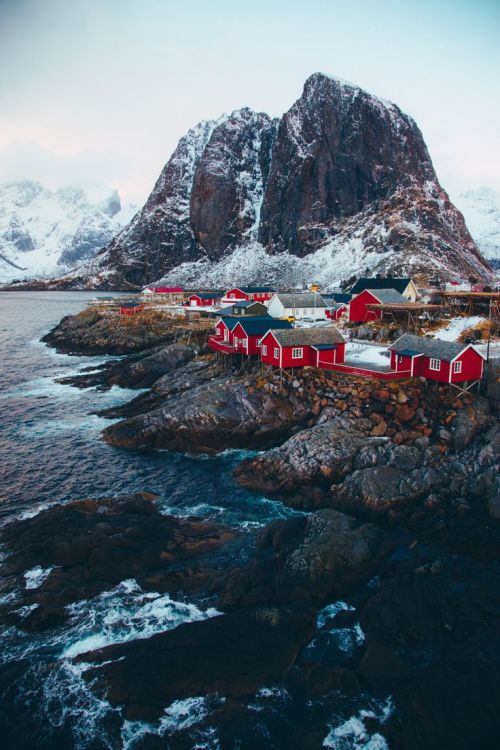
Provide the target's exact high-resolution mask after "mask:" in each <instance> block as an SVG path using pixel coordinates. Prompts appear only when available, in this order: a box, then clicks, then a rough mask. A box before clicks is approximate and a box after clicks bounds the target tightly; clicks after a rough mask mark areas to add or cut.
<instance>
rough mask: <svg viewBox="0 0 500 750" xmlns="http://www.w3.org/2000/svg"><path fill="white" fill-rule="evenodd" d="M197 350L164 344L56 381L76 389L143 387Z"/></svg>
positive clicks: (194, 345)
mask: <svg viewBox="0 0 500 750" xmlns="http://www.w3.org/2000/svg"><path fill="white" fill-rule="evenodd" d="M199 352H200V347H199V346H198V345H197V344H186V343H183V342H179V343H175V344H167V345H166V346H162V347H156V348H155V349H153V350H147V351H146V352H144V353H141V354H139V355H138V354H135V355H131V356H129V357H127V358H126V359H124V360H121V361H119V362H111V363H109V364H105V365H102V366H101V367H100V368H98V370H97V371H96V372H92V373H90V374H83V375H73V376H71V377H68V378H61V379H60V380H58V381H57V382H58V383H64V384H68V385H74V386H77V387H78V388H91V387H98V388H99V389H100V390H106V389H109V388H111V387H112V386H114V385H118V386H121V387H122V388H147V387H150V386H152V385H153V384H154V383H155V382H156V381H157V380H158V379H160V378H161V377H162V376H164V375H166V374H167V373H171V372H173V371H175V370H177V369H178V368H180V367H182V366H183V365H185V364H186V363H187V362H189V361H190V360H192V359H193V358H194V357H196V356H197V355H198V354H199Z"/></svg>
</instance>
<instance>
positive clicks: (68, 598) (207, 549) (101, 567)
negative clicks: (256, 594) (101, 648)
mask: <svg viewBox="0 0 500 750" xmlns="http://www.w3.org/2000/svg"><path fill="white" fill-rule="evenodd" d="M153 500H154V497H153V496H152V495H148V494H147V493H139V494H135V495H130V496H123V497H118V498H100V499H98V500H82V501H77V502H73V503H69V504H68V505H63V506H61V505H56V506H54V507H52V508H49V509H47V510H45V511H43V512H42V513H40V514H38V515H37V516H35V517H34V518H30V519H26V520H24V521H15V522H13V523H11V524H9V525H8V526H6V527H4V528H3V529H2V531H1V535H0V538H1V541H2V543H3V545H4V548H5V550H6V555H5V558H4V561H3V563H2V590H3V591H10V590H12V588H14V587H18V590H19V591H22V592H23V593H22V604H23V606H27V607H32V606H33V605H36V606H35V608H33V609H32V610H31V611H30V612H29V613H28V615H26V616H25V615H23V610H20V611H19V601H18V602H17V603H16V605H10V606H9V605H5V606H4V605H2V607H1V608H0V616H2V615H3V616H6V615H8V617H9V619H10V621H14V622H16V624H18V625H19V626H21V627H23V628H24V629H26V630H44V629H46V628H51V627H54V626H56V625H60V624H61V623H62V622H64V621H65V620H66V619H67V617H68V616H69V613H68V611H67V610H65V607H66V605H68V604H71V603H72V602H76V601H79V600H81V599H88V598H91V597H93V596H96V595H97V594H99V593H101V592H102V591H106V590H109V589H112V588H113V587H114V586H116V585H117V584H118V583H120V581H122V580H124V579H127V578H135V579H136V580H137V581H138V583H139V584H140V585H141V586H142V587H143V588H144V589H145V590H152V589H153V590H154V591H169V592H173V591H176V590H179V589H181V590H183V591H190V592H191V593H193V592H197V591H199V590H206V589H207V587H208V586H209V585H210V584H211V582H212V581H213V580H215V579H216V578H218V577H219V575H220V572H219V563H218V562H216V560H215V557H214V558H213V559H214V562H213V563H212V564H211V563H210V557H211V554H212V553H214V555H216V553H217V551H218V550H219V549H220V548H221V547H223V546H224V545H225V544H228V543H229V542H230V541H232V540H234V539H235V537H236V536H237V533H236V532H234V531H233V530H231V529H228V528H227V527H224V526H222V525H220V524H213V523H205V522H202V521H200V520H196V519H182V518H180V519H179V518H174V517H172V516H166V515H163V514H162V513H160V511H159V510H158V509H157V507H156V505H155V504H154V502H153ZM36 567H40V568H41V569H46V570H49V574H48V575H47V577H46V578H45V579H44V580H43V582H42V583H41V584H40V585H39V586H38V587H36V588H34V589H27V588H25V585H24V584H25V581H24V574H25V572H27V571H29V570H32V569H33V568H36Z"/></svg>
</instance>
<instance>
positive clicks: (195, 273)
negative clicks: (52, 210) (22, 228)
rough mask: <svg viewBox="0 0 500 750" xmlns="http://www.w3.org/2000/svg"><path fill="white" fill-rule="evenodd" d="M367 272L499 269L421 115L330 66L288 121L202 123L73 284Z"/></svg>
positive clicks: (328, 278)
mask: <svg viewBox="0 0 500 750" xmlns="http://www.w3.org/2000/svg"><path fill="white" fill-rule="evenodd" d="M301 258H306V259H307V262H306V265H304V263H303V262H300V259H301ZM367 270H369V271H370V272H371V273H372V274H373V273H374V272H375V271H385V272H387V271H390V272H393V273H405V274H408V273H409V274H416V273H424V274H428V273H429V272H432V273H434V274H436V275H438V276H442V277H443V278H450V277H455V276H456V275H457V273H458V274H460V275H461V276H464V277H472V276H473V277H477V278H481V279H490V278H491V269H490V268H489V266H488V264H487V263H486V262H485V261H484V259H483V258H482V257H481V255H480V253H479V251H478V249H477V247H476V245H475V244H474V241H473V240H472V238H471V236H470V235H469V232H468V230H467V228H466V226H465V223H464V219H463V217H462V215H461V214H460V212H459V211H457V210H456V209H455V207H454V206H453V205H452V203H451V202H450V200H449V198H448V195H447V194H446V193H445V191H444V190H443V189H442V187H441V186H440V184H439V182H438V179H437V177H436V174H435V172H434V168H433V166H432V162H431V159H430V157H429V154H428V151H427V148H426V146H425V143H424V141H423V138H422V134H421V133H420V130H419V129H418V127H417V125H416V124H415V122H414V121H413V120H412V119H411V118H410V117H408V116H407V115H405V114H403V113H402V112H401V110H400V109H399V108H398V107H397V106H396V105H394V104H391V103H389V102H385V101H382V100H381V99H378V98H377V97H375V96H372V95H371V94H369V93H367V92H366V91H363V90H362V89H360V88H359V87H358V86H355V85H354V84H350V83H347V82H344V81H339V80H337V79H334V78H331V77H329V76H326V75H322V74H319V73H316V74H314V75H312V76H310V78H308V79H307V81H306V83H305V85H304V90H303V92H302V95H301V96H300V98H299V99H298V100H297V101H296V102H295V104H294V105H293V106H292V107H291V108H290V110H289V111H288V112H286V113H285V114H284V115H283V117H282V118H281V119H280V120H271V119H270V118H269V117H268V116H267V115H265V114H261V113H260V114H257V113H255V112H252V111H251V110H250V109H248V108H244V109H241V110H237V111H235V112H233V113H232V114H231V115H229V116H227V115H224V116H223V117H221V118H220V119H219V120H217V121H213V122H202V123H200V124H199V125H197V126H196V127H195V128H193V129H192V130H190V131H189V132H188V133H187V135H186V136H185V137H184V138H182V139H181V140H180V141H179V144H178V146H177V148H176V150H175V152H174V153H173V155H172V157H171V159H170V160H169V162H168V163H167V165H166V166H165V167H164V169H163V171H162V173H161V175H160V178H159V179H158V182H157V183H156V185H155V187H154V189H153V191H152V193H151V195H150V197H149V198H148V200H147V202H146V204H145V206H144V208H143V209H142V210H141V211H140V212H139V213H138V214H137V215H136V216H135V217H134V219H133V221H132V222H131V223H130V225H129V226H128V227H126V228H125V229H124V230H123V231H122V232H121V233H120V234H119V235H118V236H117V237H116V238H115V239H113V241H112V242H111V243H110V244H109V245H108V246H107V247H106V248H104V250H103V251H102V252H101V253H100V254H99V255H98V256H97V258H96V259H95V260H94V261H93V262H92V263H90V264H89V265H88V266H87V267H85V268H84V267H82V269H81V271H80V272H75V273H74V274H72V276H71V278H69V277H68V278H67V279H66V281H65V283H67V284H69V285H70V286H71V285H73V286H76V287H78V286H79V285H80V286H81V285H83V286H89V285H94V286H99V287H100V288H108V289H109V288H123V287H124V286H125V287H126V286H127V285H129V284H132V285H136V286H138V285H139V286H140V285H144V284H146V283H150V282H152V281H154V280H157V279H159V278H160V277H162V276H166V277H167V278H171V280H175V279H177V280H182V281H184V282H185V283H187V284H191V283H196V284H198V285H199V284H200V283H205V284H212V285H215V286H218V285H220V284H223V285H225V284H227V283H229V284H231V283H234V279H235V278H236V277H238V275H240V274H242V275H244V277H245V279H246V281H247V282H251V281H253V282H257V281H261V282H263V281H274V282H275V283H276V279H277V278H278V277H279V281H280V284H283V283H285V284H286V283H288V284H296V283H299V282H300V281H301V280H303V278H304V273H306V275H309V276H310V278H315V279H318V280H319V281H321V283H323V284H325V285H327V284H331V283H332V282H333V281H335V282H338V280H339V279H348V278H349V277H350V276H352V275H353V274H354V273H357V274H361V273H364V272H365V271H367ZM169 275H170V276H169ZM231 275H232V277H233V278H231V279H229V278H228V276H231Z"/></svg>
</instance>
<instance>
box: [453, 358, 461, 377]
mask: <svg viewBox="0 0 500 750" xmlns="http://www.w3.org/2000/svg"><path fill="white" fill-rule="evenodd" d="M461 372H462V363H461V362H460V360H458V361H457V362H453V374H454V375H460V373H461Z"/></svg>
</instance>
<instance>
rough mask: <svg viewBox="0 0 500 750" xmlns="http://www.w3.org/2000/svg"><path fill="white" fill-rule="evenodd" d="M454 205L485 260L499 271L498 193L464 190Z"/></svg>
mask: <svg viewBox="0 0 500 750" xmlns="http://www.w3.org/2000/svg"><path fill="white" fill-rule="evenodd" d="M455 205H456V206H457V208H459V209H460V211H461V212H462V213H463V215H464V217H465V223H466V224H467V227H468V229H469V232H470V233H471V235H472V237H473V238H474V241H475V243H476V245H477V246H478V248H479V249H480V250H481V252H482V254H483V255H484V257H485V258H486V260H487V261H488V262H489V263H490V265H491V266H493V268H496V269H500V193H497V192H496V191H495V190H492V189H491V188H488V187H480V188H477V189H474V190H466V191H465V192H464V193H461V194H460V195H459V196H458V197H457V198H456V199H455Z"/></svg>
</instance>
